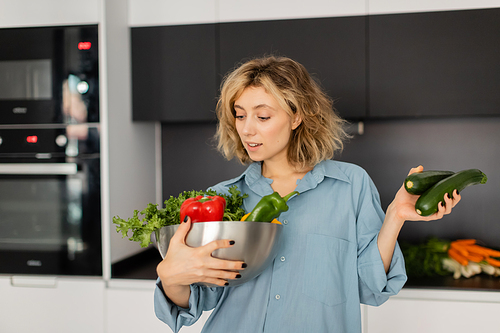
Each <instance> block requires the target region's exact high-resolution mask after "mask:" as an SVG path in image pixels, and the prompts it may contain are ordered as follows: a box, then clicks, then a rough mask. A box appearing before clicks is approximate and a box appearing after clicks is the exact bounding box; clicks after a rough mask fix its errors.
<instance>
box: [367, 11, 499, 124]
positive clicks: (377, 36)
mask: <svg viewBox="0 0 500 333" xmlns="http://www.w3.org/2000/svg"><path fill="white" fill-rule="evenodd" d="M368 22H369V23H368V30H369V43H368V44H369V65H368V68H369V76H368V77H369V81H368V86H369V101H370V102H369V116H370V117H375V118H379V117H401V116H463V115H494V114H495V115H498V114H500V94H499V93H498V92H499V91H500V66H498V59H500V34H499V33H498V32H499V31H500V9H482V10H463V11H444V12H430V13H410V14H393V15H371V16H369V18H368Z"/></svg>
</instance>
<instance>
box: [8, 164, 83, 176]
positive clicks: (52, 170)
mask: <svg viewBox="0 0 500 333" xmlns="http://www.w3.org/2000/svg"><path fill="white" fill-rule="evenodd" d="M77 171H78V168H77V165H76V163H4V164H0V175H75V174H76V173H77Z"/></svg>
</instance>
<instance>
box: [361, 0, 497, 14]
mask: <svg viewBox="0 0 500 333" xmlns="http://www.w3.org/2000/svg"><path fill="white" fill-rule="evenodd" d="M367 2H368V14H370V15H371V14H394V13H411V12H433V11H442V10H462V9H480V8H494V7H500V1H499V0H458V1H445V0H441V1H435V0H411V1H409V0H406V1H398V0H369V1H367Z"/></svg>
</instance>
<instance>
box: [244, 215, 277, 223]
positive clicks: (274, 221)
mask: <svg viewBox="0 0 500 333" xmlns="http://www.w3.org/2000/svg"><path fill="white" fill-rule="evenodd" d="M249 215H250V213H247V214H245V215H243V217H242V218H241V221H246V219H247V217H248V216H249ZM271 223H276V224H281V222H280V221H278V219H274V220H272V221H271Z"/></svg>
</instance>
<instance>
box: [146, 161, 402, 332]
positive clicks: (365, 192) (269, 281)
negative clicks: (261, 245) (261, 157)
mask: <svg viewBox="0 0 500 333" xmlns="http://www.w3.org/2000/svg"><path fill="white" fill-rule="evenodd" d="M271 183H272V180H270V179H267V178H265V177H263V176H262V174H261V166H260V163H253V164H251V165H250V166H249V167H248V168H247V170H246V171H245V172H244V173H243V174H242V175H241V176H239V177H237V178H234V179H231V180H229V181H225V182H222V183H220V184H218V185H216V186H214V187H213V189H215V190H216V191H217V192H219V193H227V190H228V188H229V187H230V186H232V185H237V186H238V188H239V189H240V191H241V192H242V193H247V194H248V198H246V199H245V200H244V208H245V210H246V211H247V212H248V211H251V210H252V209H253V207H254V206H255V205H256V204H257V202H258V201H259V200H260V199H261V198H262V197H263V196H264V195H268V194H271V193H272V192H273V189H272V188H271ZM296 190H297V191H298V192H299V193H300V195H295V196H293V197H292V198H291V199H290V200H289V201H288V206H289V207H290V209H289V210H288V211H287V212H284V213H282V214H281V215H280V218H279V219H280V221H281V222H282V223H283V234H282V245H281V249H280V251H279V253H278V255H277V257H276V258H275V260H274V262H273V264H272V265H270V266H269V267H268V268H267V269H266V270H265V271H264V272H263V273H261V274H260V275H259V276H258V277H256V278H255V279H253V280H251V281H249V282H247V283H245V284H242V285H240V286H235V287H226V288H222V287H215V288H209V287H204V286H198V285H192V286H191V296H190V299H189V309H185V308H181V307H178V306H176V305H175V304H173V303H172V302H171V301H170V300H169V299H168V298H167V297H165V294H164V293H163V291H162V289H161V283H159V281H158V283H157V288H156V291H155V312H156V315H157V317H158V318H159V319H160V320H162V321H164V322H165V323H167V324H168V325H169V326H170V327H171V328H172V330H173V331H174V332H177V331H178V330H179V329H180V328H181V327H182V326H183V325H192V324H193V323H194V322H195V321H196V320H197V319H198V318H199V317H200V316H201V314H202V313H203V311H207V310H211V309H213V312H212V314H211V315H210V317H209V319H208V320H207V322H206V323H205V326H204V328H203V331H202V332H203V333H208V332H210V333H232V332H237V333H256V332H259V333H260V332H269V333H278V332H287V333H294V332H297V333H298V332H304V333H310V332H314V333H322V332H325V333H327V332H328V333H332V332H339V333H340V332H341V333H349V332H356V333H359V332H361V313H360V303H364V304H368V305H375V306H377V305H380V304H382V303H384V302H385V301H386V300H387V299H388V298H389V296H391V295H395V294H397V293H398V292H399V290H400V289H401V288H402V287H403V285H404V283H405V282H406V274H405V268H404V259H403V255H402V253H401V250H400V249H399V246H398V245H396V248H395V251H394V255H393V257H392V261H391V265H390V269H389V272H388V273H387V274H386V273H385V270H384V265H383V263H382V259H381V257H380V253H379V250H378V246H377V237H378V232H379V230H380V228H381V226H382V222H383V220H384V212H383V211H382V209H381V206H380V199H379V195H378V191H377V189H376V188H375V185H374V184H373V182H372V180H371V179H370V177H369V176H368V174H367V173H366V172H365V171H364V170H363V169H362V168H360V167H358V166H355V165H353V164H349V163H344V162H338V161H332V160H328V161H324V162H321V163H320V164H318V165H317V166H316V167H315V168H314V169H313V170H312V171H310V172H309V173H307V174H306V175H305V176H304V177H303V178H302V180H298V181H297V188H296Z"/></svg>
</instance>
